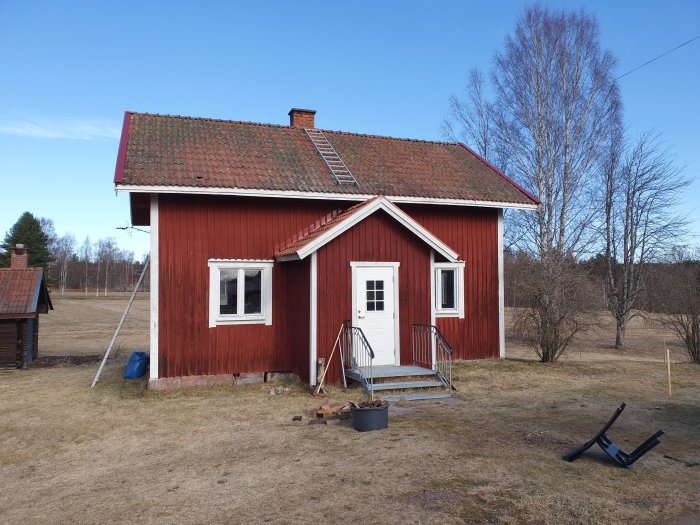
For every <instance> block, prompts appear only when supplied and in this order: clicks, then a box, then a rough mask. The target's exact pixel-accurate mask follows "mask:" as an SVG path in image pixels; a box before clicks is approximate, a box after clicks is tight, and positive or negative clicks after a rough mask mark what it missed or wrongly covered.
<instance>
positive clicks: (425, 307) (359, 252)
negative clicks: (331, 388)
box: [318, 212, 430, 382]
mask: <svg viewBox="0 0 700 525" xmlns="http://www.w3.org/2000/svg"><path fill="white" fill-rule="evenodd" d="M351 261H373V262H399V263H401V265H400V267H399V321H400V351H401V362H402V363H405V364H409V363H410V360H411V355H412V353H411V324H413V323H430V248H429V247H428V246H427V245H426V244H425V243H424V242H423V241H421V240H419V239H418V238H417V237H415V236H414V235H413V234H412V233H410V232H409V231H408V230H406V228H404V227H403V226H401V225H400V224H398V223H397V222H396V221H395V220H394V219H392V218H390V217H389V216H387V215H386V214H385V213H384V212H377V213H375V214H373V215H370V216H369V217H368V218H366V219H365V220H364V221H362V222H361V223H359V224H358V225H356V226H355V227H354V228H352V229H350V230H348V231H347V232H345V233H344V234H342V235H341V236H340V237H337V238H336V239H334V240H333V241H331V242H330V243H329V244H327V245H326V246H324V247H322V248H321V249H320V250H319V251H318V356H319V357H326V358H328V356H329V354H330V353H331V349H332V348H333V342H334V341H335V337H336V335H337V334H338V328H340V324H341V323H342V322H343V320H345V319H351V318H352V268H351V267H350V262H351ZM328 374H329V376H330V381H331V382H338V381H340V380H341V379H342V378H341V375H340V360H339V358H338V355H337V351H336V354H335V355H334V356H333V361H332V366H331V369H330V370H329V371H328Z"/></svg>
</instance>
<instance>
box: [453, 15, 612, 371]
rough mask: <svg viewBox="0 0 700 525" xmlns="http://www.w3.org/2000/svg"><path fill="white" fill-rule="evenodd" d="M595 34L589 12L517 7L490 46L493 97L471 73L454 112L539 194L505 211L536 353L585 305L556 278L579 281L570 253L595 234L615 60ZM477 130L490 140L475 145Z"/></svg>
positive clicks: (559, 338)
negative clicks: (523, 277) (527, 208)
mask: <svg viewBox="0 0 700 525" xmlns="http://www.w3.org/2000/svg"><path fill="white" fill-rule="evenodd" d="M598 40H599V38H598V26H597V23H596V21H595V19H594V18H593V17H591V16H589V15H587V14H586V13H585V12H583V11H580V12H566V11H561V12H554V11H549V10H547V9H545V8H541V7H533V8H529V9H526V10H525V12H524V13H523V15H522V16H521V17H520V18H519V19H518V21H517V22H516V26H515V30H514V32H513V34H512V35H510V36H508V37H507V39H506V42H505V49H504V50H503V52H501V53H499V54H497V55H496V59H495V67H494V70H493V72H492V74H491V81H492V84H493V89H494V100H493V103H492V104H490V105H489V104H485V103H484V104H482V103H481V101H480V98H481V97H482V95H483V89H481V84H480V82H481V80H480V78H479V77H478V76H472V77H471V86H470V87H469V88H468V90H467V93H468V97H467V99H466V100H464V101H463V103H464V106H465V107H467V108H468V109H467V116H466V117H464V118H463V119H462V121H461V122H460V121H459V120H458V119H456V118H454V117H453V121H454V122H455V124H456V126H457V127H460V126H461V128H462V129H464V130H465V131H466V133H467V136H469V137H471V139H472V144H476V148H477V150H478V149H479V148H480V147H481V148H483V149H482V151H483V152H485V153H486V155H487V156H489V155H490V156H491V161H492V162H493V161H494V153H495V152H496V151H501V152H504V158H503V159H501V160H498V161H497V163H499V164H501V165H503V164H505V163H507V166H508V173H509V175H510V176H511V177H513V178H514V179H515V180H516V181H517V182H519V183H520V184H522V185H523V186H524V187H525V188H526V189H528V190H530V191H532V192H533V193H535V194H536V195H537V196H538V197H539V198H540V199H541V201H542V203H541V204H540V206H539V207H538V209H537V211H536V212H535V213H531V214H530V213H518V214H514V215H513V218H514V219H515V221H517V222H518V224H517V229H518V231H517V233H516V235H514V236H512V237H514V238H515V239H517V240H518V241H517V242H518V244H517V247H518V248H520V249H523V250H525V251H528V252H529V253H531V254H533V256H534V257H535V258H536V259H537V261H538V265H537V274H536V275H533V283H532V284H533V286H531V287H530V288H531V289H530V292H531V293H532V297H531V298H530V300H529V301H528V302H529V304H530V305H531V309H536V311H535V310H532V311H530V312H528V314H527V315H528V316H529V318H530V319H531V320H533V319H536V320H537V322H536V323H535V324H536V325H537V326H536V334H535V339H536V341H535V342H534V343H533V345H534V346H535V347H536V351H537V352H538V355H540V358H541V359H542V361H553V360H556V359H557V357H558V356H559V355H560V354H561V352H563V351H564V349H565V348H566V346H567V345H568V344H569V342H570V341H571V340H572V338H573V337H574V336H575V334H576V333H577V332H578V331H580V330H583V329H585V324H586V323H585V322H584V318H585V317H586V316H585V315H584V312H582V309H585V308H586V306H585V305H584V304H583V303H582V302H581V301H576V302H575V304H574V303H571V300H572V299H573V297H572V296H571V294H567V293H565V288H566V287H568V286H571V284H572V281H576V282H580V281H581V280H580V278H579V276H575V275H574V273H573V272H575V271H577V267H576V265H572V264H570V261H571V260H575V258H576V257H578V256H580V255H581V254H583V253H585V252H586V251H587V250H588V249H590V247H591V244H592V242H593V241H594V239H595V235H593V233H594V229H593V227H592V226H593V225H594V221H593V218H594V214H595V213H596V211H597V207H596V205H595V204H596V202H595V198H596V195H595V193H596V192H595V191H594V188H595V184H594V183H595V182H597V178H598V176H599V171H598V170H599V167H600V157H601V155H602V154H603V152H604V145H605V144H606V143H608V141H609V140H610V136H611V133H613V132H614V131H615V130H616V129H618V128H619V122H620V120H621V104H620V99H619V93H618V88H617V84H616V83H615V80H614V76H613V67H614V65H615V60H614V59H613V57H612V55H610V53H608V52H604V51H602V50H601V49H600V45H599V42H598ZM452 106H453V110H454V108H455V104H453V105H452ZM482 112H485V113H487V114H488V115H487V116H485V117H483V118H482V117H481V114H482ZM457 116H459V114H457ZM486 123H488V125H486ZM484 129H488V130H489V132H488V133H486V134H484ZM489 134H490V137H489ZM480 137H481V138H480ZM483 137H487V139H488V140H491V141H492V142H493V144H494V145H493V146H489V144H488V140H487V141H486V143H485V145H484V143H482V142H481V140H482V139H483ZM489 151H491V153H489ZM509 227H510V228H511V229H512V228H513V227H514V224H513V222H511V223H510V224H509ZM567 281H568V282H567ZM579 316H580V317H579ZM521 326H529V327H530V329H532V330H534V329H535V328H534V325H533V323H525V322H523V323H521ZM562 327H567V328H566V330H567V332H566V333H560V331H561V330H562ZM530 335H532V334H530ZM551 341H556V342H557V343H556V344H554V345H552V344H550V342H551Z"/></svg>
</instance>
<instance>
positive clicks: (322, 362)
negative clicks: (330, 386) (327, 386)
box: [316, 357, 326, 377]
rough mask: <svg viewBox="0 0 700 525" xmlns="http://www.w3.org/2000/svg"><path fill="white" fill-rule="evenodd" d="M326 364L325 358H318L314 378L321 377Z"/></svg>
mask: <svg viewBox="0 0 700 525" xmlns="http://www.w3.org/2000/svg"><path fill="white" fill-rule="evenodd" d="M325 364H326V358H325V357H319V358H318V366H317V367H316V377H321V376H322V375H323V369H324V368H325V366H324V365H325Z"/></svg>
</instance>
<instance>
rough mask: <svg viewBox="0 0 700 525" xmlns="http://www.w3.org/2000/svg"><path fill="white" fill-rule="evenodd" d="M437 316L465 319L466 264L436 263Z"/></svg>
mask: <svg viewBox="0 0 700 525" xmlns="http://www.w3.org/2000/svg"><path fill="white" fill-rule="evenodd" d="M434 268H435V315H436V316H438V317H459V318H460V319H462V318H464V284H463V283H464V262H457V263H435V264H434Z"/></svg>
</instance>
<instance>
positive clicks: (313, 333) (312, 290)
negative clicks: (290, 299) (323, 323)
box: [309, 252, 318, 385]
mask: <svg viewBox="0 0 700 525" xmlns="http://www.w3.org/2000/svg"><path fill="white" fill-rule="evenodd" d="M317 338H318V261H317V260H316V253H315V252H314V253H312V254H311V261H310V264H309V384H310V385H315V384H316V382H317V381H318V378H317V377H316V375H317V374H316V360H317V359H318V347H317V344H318V342H317Z"/></svg>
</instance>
